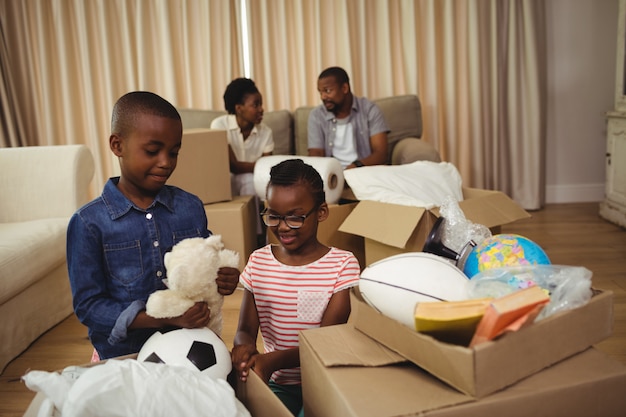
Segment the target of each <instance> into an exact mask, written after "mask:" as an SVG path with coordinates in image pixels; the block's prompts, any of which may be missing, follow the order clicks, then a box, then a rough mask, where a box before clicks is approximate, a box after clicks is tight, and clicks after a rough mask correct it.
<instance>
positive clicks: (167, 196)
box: [102, 177, 174, 220]
mask: <svg viewBox="0 0 626 417" xmlns="http://www.w3.org/2000/svg"><path fill="white" fill-rule="evenodd" d="M119 181H120V177H113V178H109V180H108V181H107V183H106V184H105V185H104V190H103V191H102V200H103V201H104V204H105V205H106V208H107V210H108V212H109V215H110V216H111V219H112V220H115V219H118V218H120V217H122V216H123V215H124V214H126V213H128V212H129V211H130V210H131V209H133V208H134V209H135V210H139V211H145V210H143V209H140V208H139V207H137V206H136V205H134V204H133V203H132V202H131V201H130V200H129V199H128V198H126V196H125V195H124V194H122V192H121V191H120V190H119V189H118V188H117V184H118V183H119ZM156 204H161V205H163V206H164V207H165V208H166V209H168V210H169V211H170V212H173V211H174V210H173V196H172V193H171V190H170V189H169V187H167V186H165V187H163V188H162V189H161V191H159V193H158V194H157V196H156V197H155V199H154V201H153V202H152V204H150V207H154V206H155V205H156Z"/></svg>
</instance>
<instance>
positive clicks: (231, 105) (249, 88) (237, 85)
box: [224, 78, 259, 114]
mask: <svg viewBox="0 0 626 417" xmlns="http://www.w3.org/2000/svg"><path fill="white" fill-rule="evenodd" d="M258 92H259V89H258V88H257V86H256V84H255V83H254V81H252V80H251V79H250V78H235V79H234V80H232V81H231V82H230V84H228V86H226V91H224V107H225V108H226V111H227V112H228V113H229V114H235V106H236V105H237V104H243V99H244V97H245V96H247V95H248V94H256V93H258Z"/></svg>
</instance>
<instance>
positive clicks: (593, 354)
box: [300, 324, 626, 417]
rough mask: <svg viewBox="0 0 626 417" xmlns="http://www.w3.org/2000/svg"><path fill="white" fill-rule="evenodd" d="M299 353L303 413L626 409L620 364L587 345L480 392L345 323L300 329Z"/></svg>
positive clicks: (368, 415)
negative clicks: (467, 390) (465, 390)
mask: <svg viewBox="0 0 626 417" xmlns="http://www.w3.org/2000/svg"><path fill="white" fill-rule="evenodd" d="M300 355H301V363H302V389H303V395H304V411H305V415H306V416H307V417H334V416H338V417H339V416H340V417H357V416H358V417H397V416H421V417H435V416H436V417H483V416H507V417H526V416H531V415H541V416H550V417H560V416H563V417H566V416H567V417H588V416H603V417H612V416H615V417H617V416H622V415H624V411H625V410H626V396H624V393H623V387H624V386H625V384H626V367H625V366H624V365H622V364H621V363H619V362H617V361H614V360H613V359H611V358H609V357H607V356H606V354H604V353H602V352H599V351H597V350H595V349H593V348H590V349H588V350H586V351H585V352H583V353H580V354H578V355H576V356H573V357H571V358H569V359H566V360H564V361H562V362H559V363H558V364H556V365H553V366H551V367H550V368H548V369H545V370H544V371H542V372H539V373H536V374H534V375H532V376H530V377H528V378H526V379H524V380H522V381H520V382H519V383H517V384H515V385H513V386H511V387H510V388H507V389H505V390H502V391H499V392H497V393H494V394H492V395H490V396H487V397H484V398H481V399H477V398H474V397H471V396H468V395H465V394H462V393H460V392H458V391H456V390H454V389H453V388H451V387H449V386H448V385H446V384H444V383H443V382H441V381H440V380H438V379H437V378H434V377H433V376H432V375H429V374H428V373H427V372H425V371H424V370H422V369H420V368H418V367H417V366H415V365H413V364H410V363H406V362H403V363H401V362H399V361H401V360H402V359H401V358H399V357H396V356H395V353H394V352H392V351H390V350H387V349H385V348H384V346H382V345H380V344H378V343H377V342H376V341H374V340H373V339H371V338H369V337H367V336H365V335H364V334H363V333H361V332H359V331H358V330H356V329H354V328H353V327H352V326H351V325H349V324H346V325H338V326H328V327H320V328H317V329H311V330H306V331H304V332H301V333H300ZM517 359H518V357H516V356H511V357H510V358H509V361H511V362H512V361H515V360H517ZM385 364H386V365H385Z"/></svg>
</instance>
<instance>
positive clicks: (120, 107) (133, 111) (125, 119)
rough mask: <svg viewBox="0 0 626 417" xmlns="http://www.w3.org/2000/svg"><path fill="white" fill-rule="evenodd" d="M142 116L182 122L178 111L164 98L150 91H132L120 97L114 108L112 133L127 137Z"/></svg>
mask: <svg viewBox="0 0 626 417" xmlns="http://www.w3.org/2000/svg"><path fill="white" fill-rule="evenodd" d="M140 114H148V115H152V116H159V117H167V118H169V119H174V120H179V121H180V120H181V119H180V114H179V113H178V110H176V108H175V107H174V106H173V105H172V104H171V103H170V102H169V101H167V100H165V99H164V98H163V97H161V96H159V95H157V94H154V93H151V92H149V91H132V92H130V93H126V94H124V95H123V96H122V97H120V98H119V99H118V100H117V102H116V103H115V105H114V106H113V115H112V117H111V133H112V134H116V135H119V136H122V137H123V136H125V135H127V134H128V133H129V132H131V131H132V130H133V128H134V126H135V120H136V118H137V116H138V115H140Z"/></svg>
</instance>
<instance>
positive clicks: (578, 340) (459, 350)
mask: <svg viewBox="0 0 626 417" xmlns="http://www.w3.org/2000/svg"><path fill="white" fill-rule="evenodd" d="M351 303H352V311H353V313H354V316H353V317H351V322H352V323H354V326H355V327H356V328H357V329H358V330H360V331H361V332H363V333H364V334H366V335H368V336H370V337H371V338H373V339H375V340H376V341H378V342H379V343H381V344H383V345H385V346H386V347H388V348H390V349H392V350H394V351H395V352H397V353H399V354H400V355H402V356H403V357H404V358H407V359H409V360H410V361H412V362H413V363H415V364H417V365H418V366H420V367H421V368H423V369H425V370H426V371H428V372H430V373H431V374H433V375H434V376H436V377H438V378H440V379H441V380H443V381H445V382H447V383H448V384H450V385H451V386H453V387H455V388H457V389H458V390H460V391H462V392H464V393H466V394H469V395H473V396H476V397H482V396H485V395H487V394H491V393H493V392H495V391H498V390H500V389H502V388H504V387H507V386H509V385H511V384H513V383H515V382H517V381H519V380H520V379H522V378H525V377H527V376H529V375H531V374H534V373H536V372H538V371H540V370H542V369H543V368H545V367H547V366H550V365H552V364H554V363H556V362H558V361H560V360H562V359H565V358H567V357H569V356H572V355H574V354H576V353H579V352H582V351H583V350H585V349H587V348H588V347H589V346H591V345H593V344H594V343H598V342H600V341H602V340H604V339H606V338H607V337H609V336H610V335H611V331H612V327H613V293H612V292H611V291H601V290H594V295H593V297H592V298H591V300H590V301H589V302H588V303H587V304H586V305H584V306H582V307H579V308H576V309H573V310H569V311H564V312H561V313H557V314H555V315H553V316H552V317H549V318H546V319H544V320H541V321H539V322H537V323H534V324H532V325H530V326H528V327H526V328H523V329H521V330H519V331H517V332H513V333H509V334H507V335H505V336H504V337H502V338H500V339H497V340H495V341H489V342H485V343H482V344H480V345H477V346H475V347H473V348H467V347H463V346H458V345H453V344H448V343H444V342H440V341H438V340H436V339H434V338H432V337H430V336H428V335H426V334H421V333H418V332H416V331H414V330H412V329H410V328H408V327H407V326H405V325H403V324H402V323H400V322H397V321H395V320H393V319H390V318H388V317H386V316H384V315H382V314H380V313H379V312H378V311H376V310H374V309H373V308H372V307H370V306H369V305H368V304H366V303H365V302H364V301H363V299H362V298H361V297H360V296H359V293H358V290H356V289H354V290H352V292H351Z"/></svg>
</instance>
